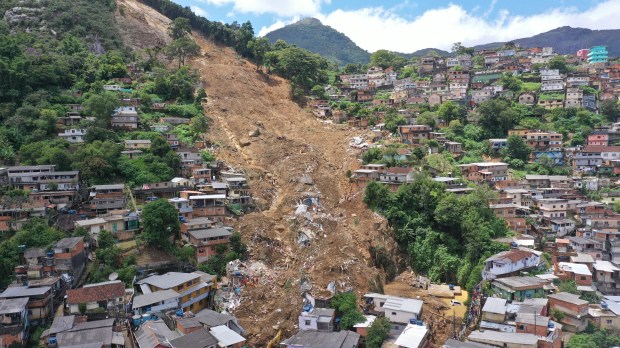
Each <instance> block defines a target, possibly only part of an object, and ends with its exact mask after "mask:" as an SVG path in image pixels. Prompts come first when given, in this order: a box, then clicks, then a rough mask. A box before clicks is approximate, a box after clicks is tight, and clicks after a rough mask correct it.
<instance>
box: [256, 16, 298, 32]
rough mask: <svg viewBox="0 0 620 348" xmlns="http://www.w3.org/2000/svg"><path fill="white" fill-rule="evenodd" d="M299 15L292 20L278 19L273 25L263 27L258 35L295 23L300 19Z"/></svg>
mask: <svg viewBox="0 0 620 348" xmlns="http://www.w3.org/2000/svg"><path fill="white" fill-rule="evenodd" d="M299 19H300V18H299V17H293V18H291V19H290V20H285V21H284V20H280V19H279V20H277V21H276V22H275V23H273V24H272V25H269V26H266V27H261V28H260V30H259V31H258V34H257V35H258V36H265V35H267V34H268V33H270V32H272V31H274V30H276V29H280V28H282V27H284V26H286V25H289V24H292V23H295V22H297V21H299Z"/></svg>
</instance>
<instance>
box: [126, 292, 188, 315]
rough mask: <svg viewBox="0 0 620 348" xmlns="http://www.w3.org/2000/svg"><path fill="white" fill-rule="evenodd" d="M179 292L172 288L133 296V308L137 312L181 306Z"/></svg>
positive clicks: (149, 311) (152, 311) (158, 310)
mask: <svg viewBox="0 0 620 348" xmlns="http://www.w3.org/2000/svg"><path fill="white" fill-rule="evenodd" d="M180 297H181V296H180V295H179V293H178V292H176V291H174V290H172V289H166V290H162V291H155V292H152V293H149V294H143V295H137V296H135V297H134V298H133V306H132V308H131V309H132V310H133V311H135V313H136V314H144V313H159V312H161V311H165V310H168V309H176V308H178V307H179V298H180Z"/></svg>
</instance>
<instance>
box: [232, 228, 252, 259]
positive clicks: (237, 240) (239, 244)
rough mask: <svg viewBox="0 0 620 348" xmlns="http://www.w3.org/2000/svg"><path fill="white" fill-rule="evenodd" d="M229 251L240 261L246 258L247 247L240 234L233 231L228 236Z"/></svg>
mask: <svg viewBox="0 0 620 348" xmlns="http://www.w3.org/2000/svg"><path fill="white" fill-rule="evenodd" d="M230 249H231V250H232V251H234V252H235V253H236V254H237V255H238V256H239V258H241V259H245V258H246V257H247V256H248V246H247V245H246V244H245V243H244V242H243V239H242V238H241V233H239V232H237V231H235V232H233V234H232V235H231V236H230Z"/></svg>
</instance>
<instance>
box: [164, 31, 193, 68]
mask: <svg viewBox="0 0 620 348" xmlns="http://www.w3.org/2000/svg"><path fill="white" fill-rule="evenodd" d="M199 54H200V46H198V44H197V43H196V41H194V39H192V38H191V37H189V36H183V37H181V38H179V39H176V40H174V41H172V42H171V43H170V44H169V45H168V47H166V57H167V58H168V59H169V60H173V59H176V60H177V62H178V63H179V65H178V67H179V68H181V67H182V66H184V65H185V61H186V60H187V59H189V58H193V57H196V56H198V55H199Z"/></svg>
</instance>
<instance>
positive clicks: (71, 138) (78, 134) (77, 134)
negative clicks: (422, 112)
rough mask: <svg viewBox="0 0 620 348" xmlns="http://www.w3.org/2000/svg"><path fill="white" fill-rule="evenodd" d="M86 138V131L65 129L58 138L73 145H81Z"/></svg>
mask: <svg viewBox="0 0 620 348" xmlns="http://www.w3.org/2000/svg"><path fill="white" fill-rule="evenodd" d="M85 136H86V129H75V128H71V129H65V131H64V132H62V133H58V137H59V138H61V139H63V140H65V141H67V142H69V143H71V144H79V143H83V142H84V137H85Z"/></svg>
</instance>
